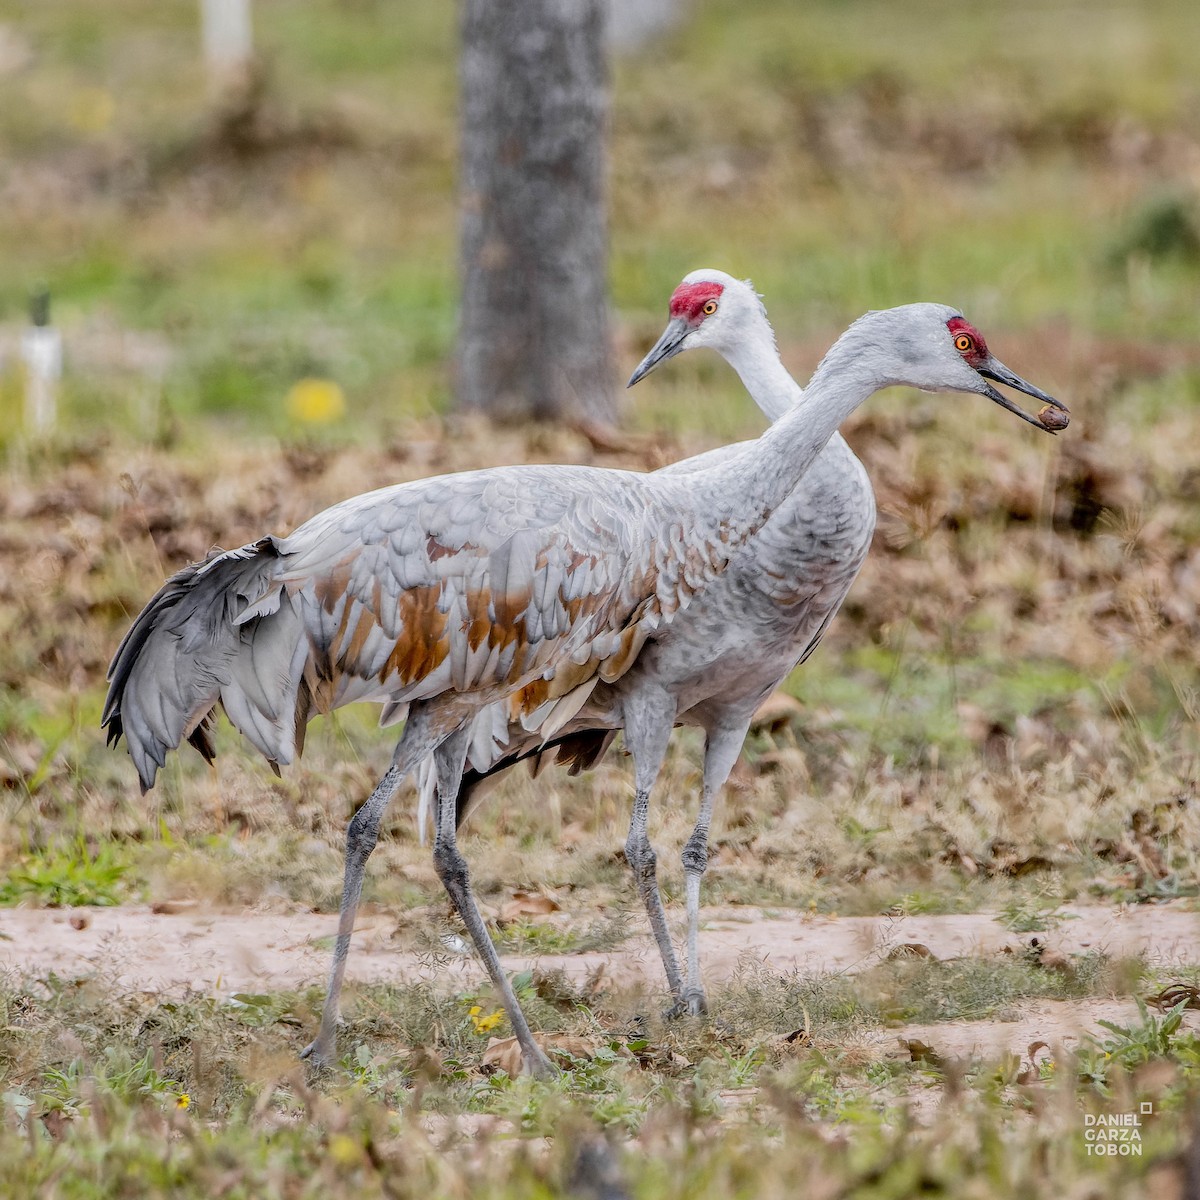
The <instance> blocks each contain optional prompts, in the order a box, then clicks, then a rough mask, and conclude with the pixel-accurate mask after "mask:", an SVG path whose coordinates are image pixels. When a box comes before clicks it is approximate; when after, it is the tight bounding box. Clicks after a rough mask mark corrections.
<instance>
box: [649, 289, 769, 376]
mask: <svg viewBox="0 0 1200 1200" xmlns="http://www.w3.org/2000/svg"><path fill="white" fill-rule="evenodd" d="M668 313H669V320H668V321H667V327H666V329H664V330H663V333H662V336H661V337H660V338H659V339H658V341H657V342H655V343H654V345H653V346H652V347H651V348H650V353H649V354H647V355H646V357H645V358H643V359H642V361H641V362H640V363H639V364H638V368H637V370H636V371H634V373H633V374H632V375H631V376H630V377H629V383H628V384H626V386H627V387H633V385H634V384H635V383H637V382H638V380H639V379H643V378H645V377H646V376H647V375H649V374H650V372H651V371H653V370H654V368H655V367H657V366H658V364H659V363H661V362H666V360H667V359H668V358H673V357H674V356H675V355H676V354H678V353H680V351H682V350H692V349H695V348H697V347H700V346H712V347H713V348H714V349H721V348H722V345H723V344H728V343H729V342H731V341H734V340H736V339H737V338H738V337H739V336H741V335H743V334H744V333H745V327H746V324H747V322H748V321H750V320H753V321H755V322H757V323H759V324H760V325H761V326H763V327H765V329H766V330H767V331H768V333H769V331H770V324H769V323H768V322H767V319H766V312H765V310H764V309H763V306H762V302H761V301H760V300H759V298H758V293H757V292H755V290H754V285H753V284H752V283H751V282H750V281H749V280H741V279H735V278H734V277H733V276H732V275H726V274H725V272H724V271H717V270H714V269H712V268H705V269H703V270H700V271H693V272H692V273H691V274H690V275H687V276H685V277H684V279H683V282H682V283H680V285H679V286H678V287H677V288H676V289H675V291H674V292H672V293H671V302H670V305H669V306H668ZM772 336H773V335H772Z"/></svg>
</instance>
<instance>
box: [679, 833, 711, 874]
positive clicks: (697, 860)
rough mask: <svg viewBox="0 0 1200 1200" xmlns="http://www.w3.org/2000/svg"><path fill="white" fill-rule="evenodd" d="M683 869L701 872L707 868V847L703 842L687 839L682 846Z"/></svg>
mask: <svg viewBox="0 0 1200 1200" xmlns="http://www.w3.org/2000/svg"><path fill="white" fill-rule="evenodd" d="M682 857H683V869H684V870H685V871H698V872H699V873H700V874H703V873H704V872H705V870H707V868H708V847H707V846H706V845H704V843H703V842H696V841H689V842H688V844H687V845H686V846H684V848H683V856H682Z"/></svg>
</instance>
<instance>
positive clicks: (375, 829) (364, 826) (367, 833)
mask: <svg viewBox="0 0 1200 1200" xmlns="http://www.w3.org/2000/svg"><path fill="white" fill-rule="evenodd" d="M361 816H362V810H361V809H360V810H359V811H358V812H356V813H355V814H354V816H353V817H352V818H351V819H350V824H349V825H348V826H347V827H346V855H347V857H355V856H362V857H363V858H365V857H366V856H367V855H368V854H370V853H371V851H372V850H374V849H375V843H376V842H377V841H378V840H379V826H378V825H373V824H371V823H370V822H369V821H368V820H366V819H363V820H359V818H360V817H361Z"/></svg>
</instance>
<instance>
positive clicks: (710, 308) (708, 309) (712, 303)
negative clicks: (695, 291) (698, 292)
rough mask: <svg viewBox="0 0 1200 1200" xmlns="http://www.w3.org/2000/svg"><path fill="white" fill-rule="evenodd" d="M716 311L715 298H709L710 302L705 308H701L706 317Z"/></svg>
mask: <svg viewBox="0 0 1200 1200" xmlns="http://www.w3.org/2000/svg"><path fill="white" fill-rule="evenodd" d="M716 311H717V302H716V301H715V300H709V301H708V303H707V304H705V306H704V308H703V309H701V312H703V313H704V315H705V316H706V317H711V316H712V315H713V313H715V312H716Z"/></svg>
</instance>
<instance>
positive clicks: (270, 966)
mask: <svg viewBox="0 0 1200 1200" xmlns="http://www.w3.org/2000/svg"><path fill="white" fill-rule="evenodd" d="M1062 914H1063V915H1065V917H1066V918H1067V919H1065V920H1063V921H1062V923H1061V925H1060V926H1059V927H1058V928H1057V929H1056V930H1054V931H1053V932H1049V933H1038V934H1014V933H1011V932H1009V931H1008V930H1007V929H1005V928H1004V927H1003V926H1002V925H1001V924H999V922H998V921H997V920H996V918H995V916H994V915H993V914H990V913H971V914H959V915H950V916H911V917H826V916H810V915H808V914H789V915H778V914H771V915H768V914H765V913H763V912H762V911H760V910H756V909H748V908H725V909H715V908H714V909H708V910H706V912H705V914H704V918H705V919H704V922H703V927H702V932H701V936H700V940H701V954H702V956H703V962H704V970H705V976H706V978H707V979H708V980H709V981H710V982H716V981H718V980H722V979H727V978H729V977H730V976H732V975H733V974H734V973H735V972H736V971H737V970H738V969H739V967H742V966H744V965H745V964H747V963H748V962H755V963H763V964H765V965H767V966H769V967H770V968H771V969H773V970H775V971H779V972H783V973H786V972H791V971H798V972H801V973H803V974H818V973H824V972H830V971H846V972H855V971H859V970H864V969H866V968H868V967H871V966H874V965H875V964H877V963H879V962H881V961H883V960H884V959H885V958H887V957H888V956H889V955H897V954H903V953H906V952H915V953H918V954H923V950H916V951H912V950H911V949H910V950H908V951H906V948H912V947H920V948H923V949H924V950H927V951H928V953H929V956H931V957H933V958H936V959H942V960H945V959H949V958H961V957H966V956H989V955H994V954H1000V953H1005V952H1013V953H1023V952H1026V951H1027V950H1028V948H1029V946H1030V942H1031V939H1033V938H1037V939H1039V944H1040V945H1043V946H1049V947H1051V948H1052V949H1053V950H1054V951H1056V952H1058V953H1060V954H1064V955H1071V954H1080V953H1085V952H1087V951H1089V950H1091V951H1101V952H1103V953H1105V954H1108V955H1110V956H1112V957H1131V956H1134V955H1144V956H1145V957H1146V959H1147V961H1148V962H1149V963H1150V964H1151V965H1154V966H1157V967H1162V968H1169V967H1171V966H1173V965H1183V964H1189V963H1196V962H1200V914H1198V913H1196V912H1194V911H1191V910H1190V909H1189V908H1188V907H1186V906H1185V905H1184V904H1182V903H1179V904H1162V905H1155V906H1144V907H1139V908H1104V907H1091V906H1087V907H1078V908H1070V909H1063V910H1062ZM336 924H337V918H336V917H335V916H333V915H331V914H318V913H312V912H305V911H293V912H286V913H281V912H278V911H269V912H268V911H249V912H221V911H218V910H215V909H212V908H208V907H204V906H201V905H193V906H190V907H187V908H185V909H183V910H182V911H167V912H163V911H157V912H156V911H154V910H152V909H151V908H149V907H147V906H144V905H127V906H122V907H116V908H78V909H22V908H16V909H9V910H5V911H2V912H0V969H5V970H8V971H13V972H15V973H17V974H19V975H23V976H35V977H36V976H39V975H44V974H47V973H49V972H51V971H53V972H54V973H56V974H57V975H59V976H60V977H65V978H72V977H78V976H81V975H89V974H92V973H95V972H103V973H104V974H105V976H106V978H108V979H110V980H111V981H112V983H113V986H115V987H118V988H128V989H129V990H131V991H149V992H164V993H166V992H173V991H179V990H193V991H202V992H211V993H214V994H221V995H230V994H232V993H234V992H239V991H262V990H264V989H273V988H299V987H305V986H308V985H310V984H316V983H321V982H323V980H324V976H325V970H326V966H327V961H328V954H329V950H328V945H329V942H328V939H330V938H332V936H333V934H334V931H335V928H336ZM398 928H399V926H398V922H397V918H396V917H395V916H394V915H392V914H388V913H381V912H376V913H365V914H364V915H362V916H361V917H360V919H359V922H358V925H357V926H356V934H355V942H354V947H353V950H352V952H351V956H350V960H349V964H348V977H349V978H351V979H355V980H359V981H362V982H380V981H402V980H411V979H415V978H434V977H437V976H439V975H440V976H442V977H443V978H444V979H445V982H446V983H447V984H448V985H450V986H454V985H456V984H458V983H460V982H461V983H463V984H467V983H474V982H476V981H477V980H478V979H480V978H482V975H483V972H482V969H481V968H480V967H479V966H478V964H477V963H476V961H475V959H474V957H473V956H472V955H470V954H465V953H455V952H453V951H450V952H448V953H447V955H446V956H445V957H441V956H439V961H437V962H433V961H431V960H430V958H429V956H426V955H422V954H419V953H414V952H413V951H411V950H400V949H397V948H396V946H395V944H394V941H393V938H394V936H395V935H396V933H397V931H398ZM503 958H504V962H505V966H506V967H507V968H508V969H509V970H522V969H525V968H527V967H530V966H532V965H533V964H534V963H535V962H536V963H537V964H538V965H539V966H541V967H543V968H547V969H559V968H561V969H562V970H564V971H565V972H566V973H567V974H568V975H570V976H572V977H579V978H581V977H583V976H584V975H586V974H587V973H588V972H590V971H593V970H595V969H597V968H598V967H601V966H603V967H604V968H605V969H606V970H607V972H608V974H609V977H610V978H611V979H612V980H613V981H614V982H617V983H621V984H623V985H637V984H645V985H647V986H649V987H657V986H658V985H659V982H660V979H659V976H660V974H661V966H660V964H659V961H658V956H657V954H656V953H655V952H654V947H653V944H652V942H651V941H650V939H649V937H648V936H645V935H642V934H638V935H636V936H634V937H632V938H630V939H629V941H628V942H626V943H625V945H623V946H622V948H621V950H620V951H619V952H616V953H614V952H609V951H596V952H588V953H579V954H556V955H547V954H543V955H537V956H536V957H531V956H527V955H516V954H508V955H504V956H503Z"/></svg>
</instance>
